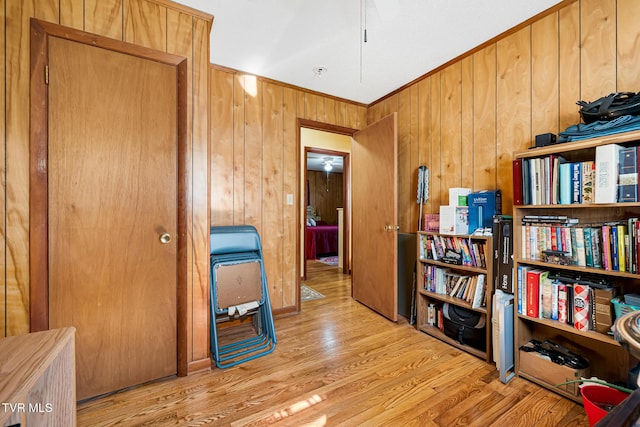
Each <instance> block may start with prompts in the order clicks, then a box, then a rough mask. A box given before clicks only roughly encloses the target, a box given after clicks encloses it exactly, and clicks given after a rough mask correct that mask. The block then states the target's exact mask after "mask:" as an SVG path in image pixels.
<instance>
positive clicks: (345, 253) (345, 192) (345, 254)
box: [300, 132, 351, 280]
mask: <svg viewBox="0 0 640 427" xmlns="http://www.w3.org/2000/svg"><path fill="white" fill-rule="evenodd" d="M334 133H335V132H334ZM300 142H301V143H302V141H300ZM308 153H317V154H326V155H327V156H334V157H342V159H343V166H342V207H343V209H344V211H343V212H344V214H343V216H344V218H343V229H342V258H343V260H342V272H343V273H344V274H348V272H349V270H350V269H349V262H348V260H349V248H348V246H349V245H348V242H349V235H348V232H347V230H348V227H347V222H348V221H347V215H348V214H349V201H350V192H351V181H350V177H351V170H350V169H349V153H347V152H344V151H335V150H328V149H325V148H316V147H305V148H304V160H305V163H306V161H307V154H308ZM307 172H308V169H307V168H306V167H305V168H304V175H303V177H302V182H303V184H304V185H303V187H304V192H303V193H304V194H302V197H303V198H302V200H306V198H307V196H308V194H307V185H306V183H307V179H308V176H307ZM301 221H305V219H304V218H301ZM300 225H301V226H302V222H301V223H300ZM302 239H303V240H302V241H303V245H302V248H303V249H302V250H303V251H304V250H305V249H304V248H306V247H307V233H303V235H302ZM302 259H303V260H304V261H303V264H304V268H303V270H302V277H303V280H306V279H307V257H306V253H305V255H304V256H303V257H302Z"/></svg>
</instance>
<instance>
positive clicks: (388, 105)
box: [382, 93, 400, 117]
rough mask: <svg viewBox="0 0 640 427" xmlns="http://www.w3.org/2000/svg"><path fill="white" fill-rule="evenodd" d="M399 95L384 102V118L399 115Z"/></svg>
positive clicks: (394, 95) (395, 94) (392, 96)
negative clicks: (393, 114) (394, 114)
mask: <svg viewBox="0 0 640 427" xmlns="http://www.w3.org/2000/svg"><path fill="white" fill-rule="evenodd" d="M399 97H400V96H399V94H397V93H394V94H393V95H391V96H390V97H388V98H386V99H385V100H384V101H383V104H384V110H383V113H382V117H386V116H388V115H389V114H391V113H397V112H398V109H399V105H400V101H399Z"/></svg>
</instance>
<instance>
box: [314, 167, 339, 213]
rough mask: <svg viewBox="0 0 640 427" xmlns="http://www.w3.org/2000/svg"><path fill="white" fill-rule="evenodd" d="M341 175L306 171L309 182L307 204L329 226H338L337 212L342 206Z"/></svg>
mask: <svg viewBox="0 0 640 427" xmlns="http://www.w3.org/2000/svg"><path fill="white" fill-rule="evenodd" d="M342 175H343V174H342V173H339V172H331V173H329V175H328V176H329V180H328V181H327V173H326V172H322V171H312V170H309V171H307V181H309V204H310V205H311V206H313V207H314V208H315V210H316V212H318V213H319V214H320V216H321V217H322V221H324V222H326V223H327V224H330V225H338V211H337V210H336V208H339V207H340V208H342V207H344V206H342V205H343V200H344V199H343V193H344V191H343V186H342Z"/></svg>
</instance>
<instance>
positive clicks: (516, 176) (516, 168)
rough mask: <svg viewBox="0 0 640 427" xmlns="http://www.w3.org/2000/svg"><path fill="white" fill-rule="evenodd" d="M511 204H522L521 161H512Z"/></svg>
mask: <svg viewBox="0 0 640 427" xmlns="http://www.w3.org/2000/svg"><path fill="white" fill-rule="evenodd" d="M513 204H514V205H521V204H522V159H515V160H514V161H513Z"/></svg>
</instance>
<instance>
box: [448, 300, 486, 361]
mask: <svg viewBox="0 0 640 427" xmlns="http://www.w3.org/2000/svg"><path fill="white" fill-rule="evenodd" d="M442 312H443V315H444V322H443V323H444V333H445V335H447V336H448V337H449V338H453V339H454V340H456V341H458V342H459V343H460V344H462V345H470V346H472V347H475V348H477V349H479V350H482V351H486V348H487V342H486V316H485V315H484V314H482V313H478V312H475V311H472V310H468V309H466V308H464V307H458V306H457V305H453V304H448V303H445V304H444V305H443V307H442Z"/></svg>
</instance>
